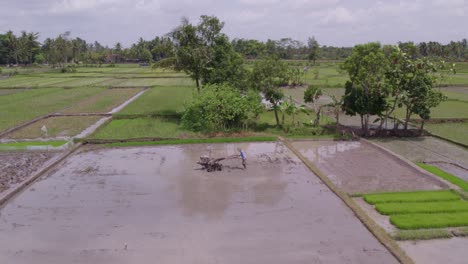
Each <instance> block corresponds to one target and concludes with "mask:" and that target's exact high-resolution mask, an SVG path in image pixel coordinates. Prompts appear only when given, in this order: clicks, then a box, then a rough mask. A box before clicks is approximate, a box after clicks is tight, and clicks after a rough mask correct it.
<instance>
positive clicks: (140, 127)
mask: <svg viewBox="0 0 468 264" xmlns="http://www.w3.org/2000/svg"><path fill="white" fill-rule="evenodd" d="M194 135H195V134H194V133H193V132H190V131H187V130H184V129H182V128H181V127H180V125H179V124H178V122H177V121H175V120H163V119H159V118H134V119H115V120H112V121H111V122H110V123H108V124H107V125H106V126H104V127H103V128H101V129H99V130H98V131H97V132H96V133H95V134H93V135H92V136H91V138H93V139H132V138H133V139H134V138H150V137H151V138H181V137H188V136H194Z"/></svg>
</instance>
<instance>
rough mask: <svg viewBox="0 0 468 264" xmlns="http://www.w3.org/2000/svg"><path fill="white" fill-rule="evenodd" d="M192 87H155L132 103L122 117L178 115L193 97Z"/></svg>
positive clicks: (123, 111)
mask: <svg viewBox="0 0 468 264" xmlns="http://www.w3.org/2000/svg"><path fill="white" fill-rule="evenodd" d="M193 93H194V88H193V87H190V86H168V87H154V88H151V89H150V90H148V91H146V92H145V93H144V94H143V95H142V96H140V97H138V99H136V100H135V101H133V102H132V103H130V104H129V105H128V106H127V107H125V108H124V109H123V110H122V111H120V112H119V113H118V114H121V115H178V114H181V113H182V111H183V110H184V105H185V104H186V103H188V102H189V101H190V100H191V99H192V96H193Z"/></svg>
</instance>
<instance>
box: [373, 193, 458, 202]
mask: <svg viewBox="0 0 468 264" xmlns="http://www.w3.org/2000/svg"><path fill="white" fill-rule="evenodd" d="M364 200H365V201H366V202H368V203H369V204H380V203H408V202H410V203H415V202H436V201H455V200H460V196H458V195H457V194H455V193H454V192H452V191H448V190H443V191H418V192H393V193H377V194H366V195H364Z"/></svg>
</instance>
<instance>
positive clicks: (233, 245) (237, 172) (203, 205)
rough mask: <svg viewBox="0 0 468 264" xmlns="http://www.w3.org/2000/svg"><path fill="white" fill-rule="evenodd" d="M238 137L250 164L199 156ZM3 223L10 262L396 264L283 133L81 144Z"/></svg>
mask: <svg viewBox="0 0 468 264" xmlns="http://www.w3.org/2000/svg"><path fill="white" fill-rule="evenodd" d="M237 147H241V148H242V149H245V150H246V151H247V153H249V157H250V158H249V163H248V170H243V169H242V166H241V164H240V161H238V160H233V161H232V162H229V163H226V164H225V167H226V169H225V170H223V171H222V172H214V173H211V174H206V172H204V171H202V170H199V169H198V167H197V165H196V164H195V161H197V160H198V159H199V156H200V155H203V154H211V155H213V156H221V155H232V154H235V153H236V151H237V150H236V148H237ZM332 208H333V209H332ZM0 229H1V230H2V233H3V234H4V235H5V236H8V237H9V239H8V241H7V240H0V261H1V262H2V263H12V262H13V263H30V262H31V261H34V263H38V264H40V263H51V262H57V263H63V262H67V260H70V259H73V260H76V261H79V262H82V261H87V262H99V263H115V261H116V260H118V261H120V262H122V261H123V262H132V263H135V262H139V263H141V262H145V261H147V260H151V259H158V261H161V262H162V263H184V262H193V261H196V262H200V263H215V262H216V259H224V261H223V263H239V262H242V263H304V261H306V262H307V263H322V262H329V263H346V262H349V263H398V262H397V261H396V259H395V258H394V257H393V256H392V255H391V254H390V253H389V252H388V251H387V250H386V249H385V248H384V247H383V246H382V245H381V244H380V243H379V242H378V241H377V240H376V239H375V238H374V237H373V236H372V235H371V234H370V232H369V231H367V229H365V228H364V226H363V225H362V224H361V223H360V222H359V221H358V220H357V219H356V218H355V217H354V215H353V213H352V212H351V211H350V210H349V209H348V208H347V207H346V206H344V204H343V203H342V202H341V201H340V200H339V199H338V198H337V197H336V196H335V195H334V194H333V193H331V192H330V191H329V190H328V188H327V187H325V186H324V185H323V184H322V183H321V181H320V180H319V179H318V178H317V177H315V176H314V175H313V174H312V173H311V172H310V171H308V170H307V169H306V167H305V166H304V165H302V164H301V162H300V160H299V159H298V158H296V157H295V156H294V155H292V153H291V152H290V151H289V150H288V149H287V148H286V147H285V146H284V145H282V144H281V143H249V144H214V145H185V146H162V147H139V148H135V147H133V148H113V149H112V148H111V149H97V150H93V149H90V150H83V151H81V152H80V153H78V154H75V155H74V156H72V157H71V158H70V159H68V160H67V161H66V162H65V163H64V164H62V165H61V166H60V168H59V169H58V170H56V171H55V172H53V173H52V174H51V175H49V176H44V177H43V178H42V179H41V180H40V181H38V182H37V183H35V184H34V186H32V187H30V188H28V189H26V190H25V191H24V192H23V193H22V194H21V195H19V196H17V197H16V198H15V199H13V200H12V201H10V202H9V203H8V204H7V205H6V206H5V207H4V208H2V221H1V223H0ZM247 237H248V239H246V238H247ZM70 241H73V246H70V244H69V243H70ZM310 248H314V250H310Z"/></svg>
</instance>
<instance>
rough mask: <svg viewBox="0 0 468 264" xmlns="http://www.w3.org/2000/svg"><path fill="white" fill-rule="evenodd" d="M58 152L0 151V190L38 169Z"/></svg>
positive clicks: (20, 180) (16, 182)
mask: <svg viewBox="0 0 468 264" xmlns="http://www.w3.org/2000/svg"><path fill="white" fill-rule="evenodd" d="M57 154H58V152H38V151H31V152H23V151H21V152H19V151H18V152H0V192H3V191H5V190H6V189H8V188H10V186H12V185H15V184H18V183H20V182H22V181H23V180H25V179H26V178H27V177H29V176H30V175H31V174H32V173H34V172H35V171H37V170H39V169H40V168H41V167H42V165H44V164H45V163H46V162H47V161H48V160H49V159H51V158H52V157H55V156H56V155H57Z"/></svg>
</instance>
